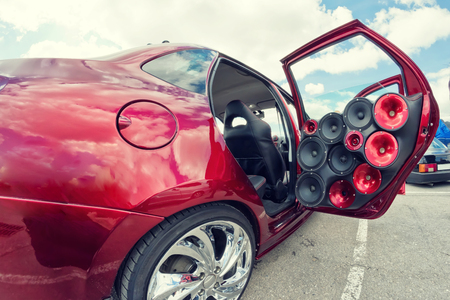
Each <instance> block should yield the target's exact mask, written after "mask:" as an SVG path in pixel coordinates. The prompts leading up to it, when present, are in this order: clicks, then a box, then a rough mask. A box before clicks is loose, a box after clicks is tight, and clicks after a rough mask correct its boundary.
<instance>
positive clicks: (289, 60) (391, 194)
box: [281, 20, 439, 219]
mask: <svg viewBox="0 0 450 300" xmlns="http://www.w3.org/2000/svg"><path fill="white" fill-rule="evenodd" d="M356 35H363V36H365V37H366V38H368V39H369V40H371V41H372V42H374V43H375V44H376V45H377V46H378V47H380V48H381V49H382V50H383V51H384V52H386V54H388V55H389V56H390V57H391V58H392V59H393V60H394V61H395V62H396V63H397V65H398V66H399V68H400V69H401V70H402V72H403V73H402V77H401V80H400V82H402V83H404V85H400V90H399V93H403V92H404V93H405V95H407V96H409V95H414V94H418V93H421V94H422V95H423V105H422V117H421V120H420V128H419V135H418V137H417V141H416V146H415V148H414V149H413V154H412V155H411V156H410V157H409V158H408V160H407V161H406V162H405V164H403V167H402V168H401V169H400V170H399V172H397V175H396V176H395V178H394V179H393V180H392V181H391V183H390V184H389V185H388V186H387V187H386V188H385V189H384V190H383V191H382V192H381V193H380V194H378V196H376V197H374V199H372V200H371V201H369V202H368V203H367V204H366V205H364V206H363V207H361V208H360V209H358V210H347V211H343V210H338V209H334V208H325V207H324V208H314V209H313V210H314V211H321V212H327V213H332V214H337V215H343V216H350V217H358V218H367V219H375V218H378V217H380V216H382V215H383V214H384V213H385V212H386V211H387V210H388V209H389V207H390V205H391V204H392V201H393V200H394V198H395V196H396V194H397V191H398V190H399V189H400V188H401V185H402V184H403V182H405V180H406V178H407V177H408V175H409V174H410V173H411V171H412V170H413V169H414V167H415V166H416V164H417V163H418V161H419V159H420V158H421V157H422V156H423V154H424V153H425V151H426V149H427V148H428V147H429V145H430V144H431V141H432V140H433V137H434V135H435V134H436V130H437V127H438V123H439V108H438V105H437V102H436V100H435V99H434V96H433V94H432V92H431V87H430V85H429V83H428V81H427V80H426V78H425V75H424V74H423V73H422V71H421V70H420V69H419V67H418V66H417V65H416V64H415V63H414V62H413V61H412V60H411V59H410V58H409V57H408V56H407V55H406V54H405V53H404V52H403V51H401V50H400V49H399V48H398V47H397V46H395V45H394V44H392V43H391V42H389V41H388V40H386V39H385V38H384V37H383V36H381V35H379V34H378V33H376V32H375V31H373V30H371V29H370V28H368V27H367V26H365V25H364V24H362V23H361V22H360V21H359V20H354V21H351V22H349V23H347V24H344V25H342V26H340V27H338V28H336V29H334V30H331V31H329V32H327V33H325V34H324V35H322V36H320V37H318V38H316V39H315V40H313V41H311V42H309V43H307V44H305V45H304V46H302V47H300V48H298V49H297V50H295V51H294V52H292V53H291V54H289V55H287V56H286V57H284V58H283V59H282V60H281V62H282V63H283V69H284V72H285V74H286V77H287V81H288V83H289V86H290V88H291V91H293V93H292V94H293V98H294V101H295V106H296V108H297V110H298V111H301V110H300V107H301V100H300V99H301V98H300V96H299V93H297V91H296V84H295V82H294V81H295V79H294V78H293V75H292V73H291V70H290V66H291V65H293V64H294V63H295V62H296V61H298V60H300V59H302V58H305V57H307V56H309V55H311V54H313V53H316V52H318V51H320V50H323V49H324V48H326V47H328V46H331V45H333V44H335V43H338V42H340V41H343V40H345V39H348V38H351V37H353V36H356ZM396 82H397V79H396V78H388V79H386V82H385V84H386V85H390V84H394V83H396ZM403 88H404V91H402V90H401V89H403ZM375 90H377V88H375V87H374V88H373V91H375ZM367 93H368V91H364V93H360V95H364V94H367ZM298 119H299V124H300V126H301V125H302V124H303V123H304V122H305V120H304V116H303V115H302V114H301V113H300V114H298Z"/></svg>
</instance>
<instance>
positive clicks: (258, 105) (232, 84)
mask: <svg viewBox="0 0 450 300" xmlns="http://www.w3.org/2000/svg"><path fill="white" fill-rule="evenodd" d="M209 88H210V100H211V109H212V111H213V113H214V116H215V120H216V124H217V126H218V127H219V128H220V129H221V131H222V133H223V137H224V140H225V142H226V144H227V147H228V148H229V149H230V151H231V153H232V154H233V156H234V157H235V159H236V161H237V162H238V163H239V165H240V166H241V167H242V169H243V170H244V172H245V173H246V174H247V176H248V177H249V180H250V182H251V183H252V184H253V186H254V188H255V190H256V191H257V193H258V195H259V196H260V198H261V200H262V202H263V205H264V208H265V210H266V212H267V214H268V215H271V216H273V215H276V214H278V213H279V212H281V211H283V210H284V209H285V208H287V207H289V206H291V205H293V203H294V200H295V195H294V184H295V179H296V166H295V161H294V156H295V145H294V144H295V142H294V141H295V140H294V135H293V128H291V127H292V125H291V122H286V120H287V119H288V112H287V111H286V108H285V106H284V105H283V104H280V99H278V96H276V93H275V92H274V91H273V87H272V86H270V85H269V84H268V83H267V82H266V81H265V80H264V79H263V78H260V77H259V76H258V75H257V74H254V73H252V72H251V71H250V70H248V69H246V68H245V67H243V66H240V65H237V64H235V63H234V62H232V61H230V60H228V59H226V58H221V59H220V60H219V61H218V63H217V64H216V67H215V70H214V71H213V76H212V80H211V83H210V87H209ZM280 92H282V93H285V92H284V91H282V90H281V89H280ZM283 96H284V97H285V100H286V102H287V103H289V104H288V105H292V107H293V103H292V99H291V98H290V97H289V96H288V95H283ZM291 179H293V180H291Z"/></svg>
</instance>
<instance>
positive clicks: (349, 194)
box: [329, 180, 356, 208]
mask: <svg viewBox="0 0 450 300" xmlns="http://www.w3.org/2000/svg"><path fill="white" fill-rule="evenodd" d="M329 196H330V201H331V203H332V204H333V205H334V206H336V207H337V208H347V207H349V206H350V205H352V204H353V202H354V201H355V198H356V192H355V188H354V187H353V185H352V184H351V183H350V182H348V181H347V180H338V181H336V182H334V183H333V184H332V185H331V187H330V192H329Z"/></svg>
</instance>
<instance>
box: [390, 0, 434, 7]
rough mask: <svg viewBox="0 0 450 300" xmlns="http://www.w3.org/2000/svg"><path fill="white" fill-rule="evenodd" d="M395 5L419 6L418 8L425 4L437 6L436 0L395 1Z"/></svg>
mask: <svg viewBox="0 0 450 300" xmlns="http://www.w3.org/2000/svg"><path fill="white" fill-rule="evenodd" d="M395 3H400V4H404V5H408V6H411V5H417V6H424V5H425V4H429V5H435V4H436V1H435V0H395Z"/></svg>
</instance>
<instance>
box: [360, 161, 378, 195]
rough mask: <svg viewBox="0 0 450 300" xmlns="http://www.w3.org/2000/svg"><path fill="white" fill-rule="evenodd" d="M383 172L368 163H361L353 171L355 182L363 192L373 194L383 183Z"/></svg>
mask: <svg viewBox="0 0 450 300" xmlns="http://www.w3.org/2000/svg"><path fill="white" fill-rule="evenodd" d="M381 179H382V178H381V172H380V170H377V169H375V168H372V167H371V166H369V165H368V164H361V165H359V166H358V167H356V169H355V172H353V184H354V185H355V188H356V189H357V190H358V191H359V192H360V193H363V194H372V193H374V192H376V191H377V190H378V188H379V187H380V185H381Z"/></svg>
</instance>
